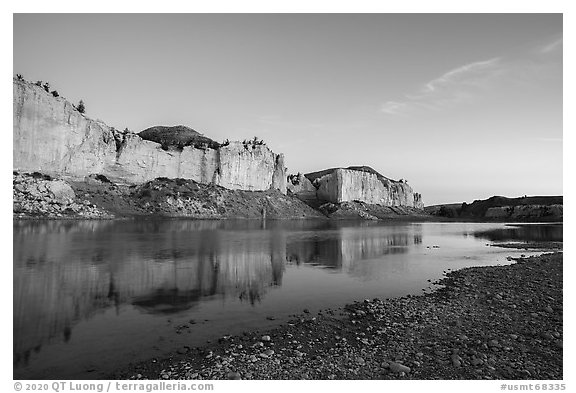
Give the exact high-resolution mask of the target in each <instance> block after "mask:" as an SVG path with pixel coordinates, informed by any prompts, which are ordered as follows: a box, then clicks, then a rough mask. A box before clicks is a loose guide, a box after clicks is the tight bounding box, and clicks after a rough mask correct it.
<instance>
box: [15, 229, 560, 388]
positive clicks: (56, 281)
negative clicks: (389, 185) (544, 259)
mask: <svg viewBox="0 0 576 393" xmlns="http://www.w3.org/2000/svg"><path fill="white" fill-rule="evenodd" d="M13 229H14V237H13V241H14V277H13V278H14V378H15V379H41V378H49V379H64V378H66V379H72V378H82V379H96V378H101V377H103V376H104V375H106V373H109V372H110V371H111V370H113V369H114V368H116V367H121V366H125V365H126V364H128V363H129V362H132V361H139V360H145V359H149V358H152V357H161V356H163V355H165V354H166V353H167V352H170V351H174V350H176V349H178V348H181V347H183V346H185V345H186V346H190V347H193V346H199V345H202V344H204V343H205V342H206V340H213V339H216V338H218V337H221V336H223V335H225V334H239V333H241V332H242V331H244V330H249V329H264V328H267V327H270V326H273V325H274V324H277V323H279V322H281V321H284V320H287V319H288V318H289V315H291V314H294V313H298V312H301V311H302V310H303V309H304V308H308V309H309V310H310V311H311V313H314V312H316V311H318V310H319V309H322V308H327V307H336V306H341V305H344V304H345V303H348V302H352V301H353V300H358V299H364V298H374V297H394V296H402V295H406V294H418V293H422V289H423V288H427V287H429V282H427V280H428V279H432V280H435V279H438V278H441V277H442V272H443V271H444V270H447V269H459V268H462V267H466V266H483V265H495V264H506V263H507V260H506V257H507V256H518V255H519V254H521V253H524V254H529V253H528V252H526V251H522V252H518V251H517V250H510V249H502V248H498V247H489V246H488V245H490V244H493V243H497V242H500V241H509V240H513V241H519V240H520V241H522V240H560V241H561V240H562V226H549V225H548V226H536V225H530V226H527V227H521V228H518V227H509V226H505V225H504V224H479V223H401V224H390V223H381V222H380V223H379V222H375V223H374V222H340V223H336V222H325V221H322V222H318V221H300V222H298V221H285V222H280V221H269V222H266V223H261V222H259V221H237V222H236V221H191V220H166V221H124V222H123V221H74V222H63V221H62V222H60V221H15V222H14V227H13ZM267 317H274V318H275V320H274V321H270V320H268V319H267ZM191 321H192V322H194V323H191Z"/></svg>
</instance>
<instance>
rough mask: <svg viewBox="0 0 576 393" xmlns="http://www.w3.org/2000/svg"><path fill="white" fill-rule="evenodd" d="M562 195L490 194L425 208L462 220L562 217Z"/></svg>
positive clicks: (545, 219) (534, 219)
mask: <svg viewBox="0 0 576 393" xmlns="http://www.w3.org/2000/svg"><path fill="white" fill-rule="evenodd" d="M563 199H564V198H563V197H562V196H524V197H520V198H506V197H502V196H493V197H491V198H488V199H485V200H476V201H474V202H472V203H470V204H467V203H466V202H464V203H453V204H445V205H434V206H427V207H426V208H425V209H424V210H425V211H426V213H428V214H431V215H433V216H437V217H442V218H450V219H461V220H489V221H511V220H516V221H562V218H563V210H564V209H563V203H564V200H563Z"/></svg>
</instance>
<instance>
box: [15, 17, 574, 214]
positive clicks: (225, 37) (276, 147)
mask: <svg viewBox="0 0 576 393" xmlns="http://www.w3.org/2000/svg"><path fill="white" fill-rule="evenodd" d="M13 29H14V31H13V33H14V35H13V72H14V74H16V73H19V74H22V75H23V76H24V78H25V79H27V80H30V81H36V80H42V81H48V82H50V84H51V87H52V88H53V89H56V90H58V92H59V93H60V95H62V96H64V97H66V98H67V99H68V100H69V101H71V102H74V103H76V102H78V101H79V100H80V99H82V100H83V101H84V102H85V103H86V112H87V115H88V116H89V117H91V118H94V119H101V120H102V121H104V122H105V123H107V124H108V125H110V126H114V127H116V128H119V129H124V128H126V127H127V128H128V129H130V130H132V131H134V132H139V131H142V130H144V129H146V128H148V127H151V126H154V125H186V126H189V127H191V128H194V129H195V130H197V131H199V132H201V133H203V134H204V135H206V136H208V137H210V138H212V139H214V140H216V141H223V140H224V139H230V140H243V139H249V138H252V137H254V136H257V137H258V138H261V139H264V141H265V142H266V143H267V144H268V146H269V147H270V148H271V149H272V150H273V151H274V152H276V153H284V155H285V157H286V166H287V167H288V172H289V173H296V172H302V173H307V172H313V171H317V170H321V169H326V168H330V167H347V166H350V165H368V166H371V167H373V168H374V169H376V170H377V171H379V172H380V173H382V174H383V175H385V176H387V177H390V178H393V179H400V178H402V179H407V180H408V183H409V184H410V185H411V186H412V187H413V189H414V190H415V191H416V192H420V193H421V194H422V195H423V200H424V203H425V204H426V205H433V204H438V203H451V202H463V201H466V202H472V201H473V200H475V199H484V198H488V197H490V196H492V195H503V196H508V197H517V196H523V195H562V194H563V185H562V143H563V133H562V93H563V91H562V82H563V80H562V58H563V34H562V31H563V30H562V29H563V26H562V15H561V14H39V15H35V14H15V15H14V19H13Z"/></svg>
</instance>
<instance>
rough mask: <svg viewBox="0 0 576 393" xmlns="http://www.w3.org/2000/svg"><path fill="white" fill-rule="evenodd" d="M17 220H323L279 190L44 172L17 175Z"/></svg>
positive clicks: (15, 195)
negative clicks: (119, 180) (120, 181)
mask: <svg viewBox="0 0 576 393" xmlns="http://www.w3.org/2000/svg"><path fill="white" fill-rule="evenodd" d="M12 179H13V211H14V217H15V218H60V219H66V218H70V219H74V218H126V217H147V216H152V217H187V218H199V219H221V218H261V217H263V215H264V216H265V217H266V218H272V219H282V218H322V217H325V216H324V215H322V214H321V213H320V212H318V211H316V210H314V209H312V208H311V207H309V206H308V205H306V204H305V203H304V202H302V201H300V200H299V199H297V198H293V197H290V196H287V195H284V194H282V193H280V192H279V191H276V190H269V191H242V190H228V189H226V188H223V187H220V186H217V185H206V184H200V183H197V182H195V181H193V180H186V179H167V178H158V179H155V180H153V181H149V182H146V183H143V184H140V185H119V184H115V183H112V182H110V181H109V180H108V179H107V178H106V177H104V176H102V175H92V176H90V177H88V178H87V179H86V181H64V180H61V179H54V178H52V177H50V176H47V175H42V174H40V173H33V174H20V173H16V172H15V173H14V174H13V177H12Z"/></svg>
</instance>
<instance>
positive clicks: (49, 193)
mask: <svg viewBox="0 0 576 393" xmlns="http://www.w3.org/2000/svg"><path fill="white" fill-rule="evenodd" d="M164 142H166V143H173V141H172V142H167V141H164ZM183 143H192V142H190V141H187V142H183ZM194 143H204V142H199V141H196V142H194ZM170 146H173V145H170ZM12 180H13V213H14V218H51V219H75V218H76V219H77V218H80V219H94V218H96V219H110V218H128V217H145V216H151V217H185V218H199V219H223V218H262V217H263V216H265V217H266V218H271V219H294V218H331V219H365V220H366V219H367V220H379V219H382V220H420V221H422V220H458V221H460V220H480V221H562V219H563V205H562V203H563V198H562V197H561V196H560V197H524V198H504V197H492V198H490V199H487V200H482V201H474V202H473V203H471V204H466V203H463V204H451V205H436V206H429V207H426V208H425V209H424V210H422V209H417V208H413V207H410V206H382V205H374V204H369V203H365V202H361V201H347V202H341V203H324V204H315V203H311V202H309V201H307V200H306V199H303V198H300V197H298V196H295V195H293V194H291V193H290V192H289V193H288V195H284V194H282V193H281V192H279V191H277V190H268V191H243V190H229V189H226V188H224V187H220V186H217V185H211V184H201V183H198V182H195V181H193V180H189V179H167V178H157V179H155V180H152V181H148V182H145V183H143V184H139V185H123V184H116V183H113V182H111V181H110V180H109V179H108V178H106V177H105V176H103V175H90V176H88V177H86V178H85V179H84V180H83V181H72V180H67V179H63V178H55V177H52V176H49V175H45V174H41V173H39V172H34V173H18V172H14V173H13V177H12Z"/></svg>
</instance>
